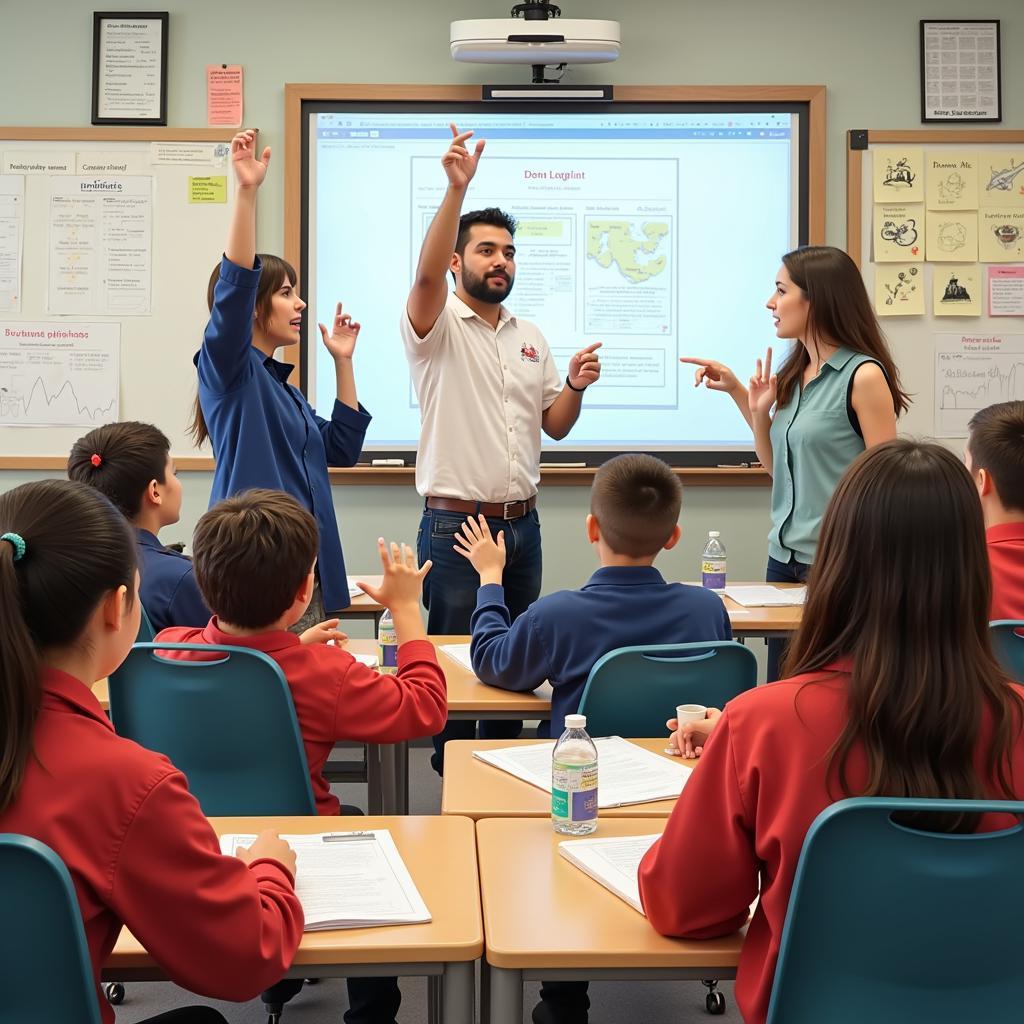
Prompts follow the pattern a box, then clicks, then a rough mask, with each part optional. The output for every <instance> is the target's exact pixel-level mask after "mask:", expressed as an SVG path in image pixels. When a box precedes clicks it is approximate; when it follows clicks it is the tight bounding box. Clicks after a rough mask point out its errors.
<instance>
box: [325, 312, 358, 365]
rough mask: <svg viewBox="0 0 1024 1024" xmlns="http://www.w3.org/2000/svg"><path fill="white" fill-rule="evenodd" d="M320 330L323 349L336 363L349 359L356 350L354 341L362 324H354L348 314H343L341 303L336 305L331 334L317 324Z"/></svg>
mask: <svg viewBox="0 0 1024 1024" xmlns="http://www.w3.org/2000/svg"><path fill="white" fill-rule="evenodd" d="M317 326H318V327H319V328H320V335H321V337H322V338H323V339H324V348H326V349H327V351H328V352H329V353H330V354H331V358H332V359H333V360H334V361H335V362H337V361H338V360H339V359H351V358H352V354H353V353H354V352H355V350H356V341H357V340H358V338H359V331H360V330H361V329H362V324H359V323H356V321H355V320H353V319H352V315H351V314H350V313H343V312H342V308H341V303H340V302H339V303H338V310H337V312H336V313H335V314H334V324H333V325H332V327H331V333H330V334H328V333H327V328H326V327H325V326H324V325H323V324H317Z"/></svg>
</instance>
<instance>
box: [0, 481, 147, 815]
mask: <svg viewBox="0 0 1024 1024" xmlns="http://www.w3.org/2000/svg"><path fill="white" fill-rule="evenodd" d="M4 533H11V534H16V535H17V536H18V537H19V538H21V539H23V540H24V544H25V550H24V554H22V555H20V556H19V551H18V549H17V548H16V546H15V544H14V543H12V542H11V541H2V542H0V608H2V614H0V812H3V811H4V810H6V809H7V807H9V806H10V804H11V803H12V802H13V801H14V799H15V797H16V796H17V794H18V789H19V788H20V786H21V781H22V778H23V776H24V773H25V764H26V762H27V761H28V758H29V754H30V753H31V751H32V732H33V729H34V727H35V721H36V716H37V715H38V714H39V704H40V699H41V688H40V684H39V670H40V653H41V652H44V651H46V650H48V649H51V648H61V647H66V646H68V645H69V644H71V643H73V642H74V641H75V640H76V639H78V637H79V636H81V634H82V631H83V630H84V629H85V626H86V623H87V622H88V621H89V618H90V616H91V615H92V614H93V612H94V611H95V610H96V607H97V606H98V605H99V603H100V601H102V600H103V598H104V597H105V596H106V595H107V594H109V593H110V592H111V591H112V590H116V589H117V588H118V587H121V586H125V587H127V588H128V599H129V602H130V601H132V600H134V597H135V566H136V554H135V539H134V537H133V536H132V532H131V528H130V527H129V525H128V522H127V520H126V519H125V518H124V517H123V516H122V515H121V514H120V513H119V512H118V511H117V509H115V508H114V506H113V505H112V504H111V503H110V502H109V501H108V500H107V499H106V498H104V497H103V495H102V494H100V493H99V492H98V491H95V490H93V488H91V487H89V486H87V485H86V484H81V483H75V482H72V481H69V480H40V481H38V482H36V483H30V484H22V485H21V486H20V487H15V488H14V489H13V490H10V491H7V492H6V493H5V494H2V495H0V534H4Z"/></svg>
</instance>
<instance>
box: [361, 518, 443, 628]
mask: <svg viewBox="0 0 1024 1024" xmlns="http://www.w3.org/2000/svg"><path fill="white" fill-rule="evenodd" d="M377 550H378V551H379V552H380V564H381V565H382V566H383V568H384V579H383V581H382V582H381V585H380V586H379V587H374V586H371V585H370V584H369V583H365V582H363V581H362V580H357V581H356V586H357V587H359V589H360V590H361V591H362V592H363V593H364V594H366V595H368V596H369V597H370V598H372V599H373V600H374V601H376V602H377V604H382V605H384V607H385V608H389V609H390V610H391V613H392V615H394V613H395V606H396V605H400V606H401V605H413V606H415V608H416V611H417V614H419V606H420V594H421V593H422V592H423V577H424V576H426V575H427V573H428V572H430V566H431V562H430V560H429V559H428V560H427V561H426V562H424V563H423V565H422V566H421V567H419V568H417V567H416V552H415V551H413V549H412V548H411V547H409V545H408V544H401V545H399V544H396V543H395V542H394V541H392V542H391V544H390V545H389V544H388V543H387V542H386V541H385V540H384V538H383V537H379V538H378V539H377Z"/></svg>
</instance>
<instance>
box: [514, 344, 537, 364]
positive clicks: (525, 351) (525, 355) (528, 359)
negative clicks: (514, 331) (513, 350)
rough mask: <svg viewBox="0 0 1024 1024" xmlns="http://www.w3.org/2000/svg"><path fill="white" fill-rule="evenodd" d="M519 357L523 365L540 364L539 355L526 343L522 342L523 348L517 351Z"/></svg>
mask: <svg viewBox="0 0 1024 1024" xmlns="http://www.w3.org/2000/svg"><path fill="white" fill-rule="evenodd" d="M519 355H520V357H521V358H522V360H523V362H524V363H539V362H540V354H539V353H538V352H537V350H536V349H535V348H534V347H533V345H531V344H530V343H529V342H528V341H524V342H523V347H522V348H521V349H520V350H519Z"/></svg>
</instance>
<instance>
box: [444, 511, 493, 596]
mask: <svg viewBox="0 0 1024 1024" xmlns="http://www.w3.org/2000/svg"><path fill="white" fill-rule="evenodd" d="M455 550H456V551H458V553H459V554H460V555H462V557H463V558H468V559H469V562H470V564H471V565H472V566H473V568H474V569H476V571H477V572H478V573H479V574H480V585H481V586H483V585H484V584H485V583H501V574H502V570H503V569H504V568H505V534H504V531H501V530H499V531H498V542H497V543H495V542H494V538H493V537H492V536H491V528H490V527H489V526H488V525H487V518H486V517H485V516H479V517H478V518H477V519H474V518H473V517H472V516H470V518H469V519H467V520H466V521H465V522H464V523H463V524H462V533H457V534H455Z"/></svg>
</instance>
